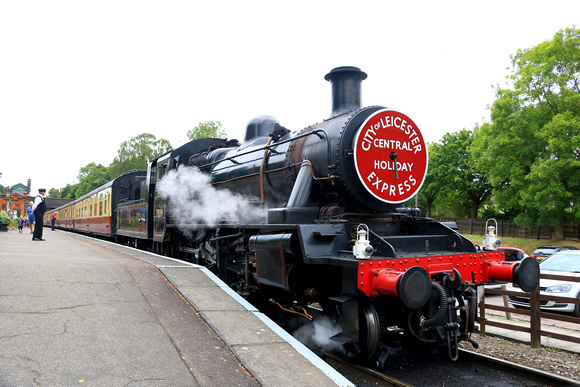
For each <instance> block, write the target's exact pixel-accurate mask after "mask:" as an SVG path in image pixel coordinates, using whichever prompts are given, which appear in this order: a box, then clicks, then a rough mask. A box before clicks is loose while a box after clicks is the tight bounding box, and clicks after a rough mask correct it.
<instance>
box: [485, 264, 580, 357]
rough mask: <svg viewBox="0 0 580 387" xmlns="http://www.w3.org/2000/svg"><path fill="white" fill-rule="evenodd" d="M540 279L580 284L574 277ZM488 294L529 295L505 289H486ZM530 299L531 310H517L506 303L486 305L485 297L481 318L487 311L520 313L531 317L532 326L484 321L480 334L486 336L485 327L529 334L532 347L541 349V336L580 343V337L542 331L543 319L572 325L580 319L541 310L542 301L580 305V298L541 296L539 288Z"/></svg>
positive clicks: (548, 276) (542, 275) (544, 275)
mask: <svg viewBox="0 0 580 387" xmlns="http://www.w3.org/2000/svg"><path fill="white" fill-rule="evenodd" d="M540 278H545V279H556V280H566V281H571V282H580V278H578V277H574V276H558V275H553V274H540ZM485 293H486V294H501V295H502V296H504V297H507V296H515V297H525V298H528V297H527V293H520V292H514V291H507V290H503V289H485ZM529 298H530V309H529V310H528V309H516V308H514V307H508V306H507V303H506V302H505V301H504V303H505V304H506V306H499V305H492V304H486V303H485V295H484V297H483V299H482V300H481V302H480V304H479V314H480V317H485V311H486V309H491V310H497V311H501V312H505V313H506V315H508V314H509V313H518V314H524V315H527V316H530V326H529V327H526V326H518V325H514V324H509V323H503V322H499V321H492V320H483V321H480V322H479V327H480V333H481V334H482V335H485V326H486V325H491V326H495V327H498V328H503V329H509V330H515V331H520V332H527V333H529V334H530V345H531V346H532V347H533V348H539V347H540V345H541V336H546V337H551V338H553V339H558V340H563V341H570V342H573V343H580V337H578V336H570V335H564V334H558V333H554V332H549V331H545V330H542V319H551V320H557V321H566V322H571V323H577V324H580V318H579V317H573V316H570V315H565V314H556V313H549V312H545V311H543V310H541V309H540V303H541V302H542V301H555V302H563V303H574V304H580V298H570V297H558V296H548V295H544V294H540V291H539V288H536V290H534V291H532V292H531V293H529Z"/></svg>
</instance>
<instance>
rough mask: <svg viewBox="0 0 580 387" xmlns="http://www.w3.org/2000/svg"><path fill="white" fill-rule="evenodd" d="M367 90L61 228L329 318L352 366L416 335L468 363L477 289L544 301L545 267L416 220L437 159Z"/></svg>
mask: <svg viewBox="0 0 580 387" xmlns="http://www.w3.org/2000/svg"><path fill="white" fill-rule="evenodd" d="M365 78H366V74H365V73H364V72H362V71H361V70H360V69H358V68H356V67H339V68H335V69H333V70H332V71H331V72H330V73H328V74H327V75H326V77H325V79H326V80H328V81H330V83H331V85H332V97H333V100H332V115H331V117H330V118H328V119H326V120H324V121H323V122H321V123H318V124H314V125H312V126H309V127H307V128H305V129H303V130H300V131H296V132H291V131H289V130H287V129H285V128H284V127H283V126H281V125H280V124H279V123H278V121H277V120H276V119H274V118H273V117H269V116H261V117H258V118H256V119H254V120H251V121H250V122H249V124H248V126H247V129H246V133H245V137H244V139H243V142H242V143H241V144H239V143H238V141H237V140H230V141H228V140H223V139H213V138H206V139H201V140H194V141H191V142H189V143H187V144H185V145H183V146H181V147H180V148H177V149H175V150H173V151H170V152H168V153H167V154H165V155H162V156H160V157H159V158H157V159H156V160H154V161H152V162H151V164H150V165H149V167H148V170H147V171H137V172H132V173H130V174H127V175H125V176H122V177H120V178H118V179H117V180H116V181H113V182H112V183H109V184H108V185H107V186H104V187H102V189H98V190H95V191H94V192H92V193H90V194H88V195H86V196H85V197H83V198H80V199H79V200H78V201H77V202H75V203H72V204H70V205H69V206H68V209H67V208H65V207H66V206H65V207H63V208H59V209H57V211H60V212H61V213H60V214H59V217H58V218H59V223H60V226H61V227H64V228H69V229H73V230H74V229H77V230H82V231H84V232H89V233H96V234H101V235H108V236H110V237H112V238H114V239H116V240H117V241H118V242H121V243H128V244H134V245H135V246H138V247H143V248H148V249H151V250H154V251H157V252H159V253H161V254H165V255H170V256H174V257H179V258H182V259H187V260H190V261H193V262H196V263H199V264H200V265H205V266H207V267H209V268H211V269H212V270H214V271H215V272H216V273H217V274H218V275H219V276H220V278H222V279H223V280H224V281H225V282H226V283H228V284H229V285H230V286H231V287H232V288H234V289H235V290H236V291H237V292H238V293H240V294H242V295H243V296H245V297H250V298H253V299H255V300H256V302H260V301H259V300H268V301H270V302H271V303H273V304H275V305H278V306H280V308H282V310H286V311H290V312H292V313H295V314H298V315H301V316H303V317H305V318H309V319H316V318H317V317H318V316H326V317H328V318H330V319H332V321H334V322H335V323H336V324H337V326H338V327H339V330H340V332H339V333H338V334H336V335H335V336H333V337H332V340H333V341H335V342H337V343H338V344H339V345H340V346H341V348H342V349H343V351H344V354H345V355H346V356H348V357H351V358H356V359H363V360H364V359H370V358H372V357H373V356H374V355H375V354H376V352H377V350H378V348H379V346H380V343H381V342H382V341H383V340H388V338H389V337H392V336H396V337H400V335H401V334H404V335H406V336H408V337H410V338H412V339H414V340H417V341H419V342H421V343H424V344H425V345H429V346H431V347H435V348H438V347H444V348H445V347H446V348H447V349H448V353H449V355H450V357H451V358H453V359H456V358H457V353H458V346H457V344H458V343H459V342H460V341H462V340H469V341H471V340H470V339H469V337H468V334H469V333H470V332H472V331H473V328H474V323H475V321H476V319H477V296H476V288H477V287H478V286H483V285H484V284H486V283H490V282H495V281H509V282H514V283H517V284H519V286H520V287H521V288H522V289H523V290H525V291H531V290H533V289H535V288H536V287H537V286H538V280H539V270H538V266H537V263H536V262H535V261H534V260H533V259H526V260H524V261H521V262H505V260H504V255H503V253H502V252H499V251H494V250H493V243H490V244H489V246H488V247H489V248H490V249H489V250H482V251H480V250H478V249H476V246H475V245H474V244H473V243H472V242H471V241H469V240H468V239H466V238H465V237H463V236H462V235H461V234H459V233H458V232H456V231H454V230H453V229H451V228H449V227H447V226H446V225H444V224H442V223H440V222H436V221H433V220H432V219H429V218H425V217H422V216H421V214H420V213H419V212H418V211H417V210H416V209H408V208H404V207H403V205H402V204H403V203H404V202H406V201H407V200H409V199H410V198H412V197H413V196H414V195H415V194H416V193H417V192H418V191H419V189H420V187H421V185H422V184H423V181H424V179H425V176H426V174H427V166H428V154H427V146H426V144H425V141H424V139H423V136H422V134H421V131H420V130H419V128H418V127H417V125H416V123H415V122H414V121H413V120H412V119H411V118H410V117H408V116H407V115H405V114H404V113H402V112H399V111H395V110H390V109H387V108H385V107H382V106H370V107H364V108H362V107H361V83H362V81H363V80H364V79H365ZM200 172H201V174H200ZM200 175H201V178H199V177H200ZM168 182H172V183H173V184H169V183H168ZM115 187H117V188H115ZM213 188H217V190H213ZM207 190H209V192H207ZM113 191H114V192H113ZM224 192H227V193H235V195H231V196H227V197H226V196H222V194H221V193H224ZM103 195H104V196H103ZM95 197H96V198H97V199H94V198H95ZM99 197H100V198H101V200H102V198H103V197H105V202H104V205H103V202H102V201H100V202H99V201H98V200H99V199H98V198H99ZM106 198H109V200H108V203H107V201H106ZM240 198H241V200H239V199H240ZM91 200H92V201H91ZM234 202H235V203H236V204H235V206H234V208H232V209H231V211H229V212H226V213H225V214H224V215H223V216H222V215H220V216H216V217H214V218H213V219H210V220H208V217H207V216H210V217H211V215H212V214H214V215H215V214H218V213H221V211H222V210H224V209H226V208H227V207H228V206H229V205H230V204H232V203H234ZM83 203H84V204H83ZM89 205H90V208H89V207H88V206H89ZM93 205H94V207H93ZM75 206H76V207H75ZM83 206H85V209H84V210H83ZM212 206H213V207H212ZM87 208H89V209H87ZM98 208H99V210H97V209H98ZM83 211H84V212H83ZM203 213H207V216H206V215H205V214H204V215H202V214H203ZM87 214H88V215H87ZM260 215H262V216H263V218H260ZM47 218H50V216H48V217H47ZM99 219H100V220H99ZM102 219H108V221H104V222H105V223H107V222H108V224H106V227H104V226H103V220H102ZM91 224H94V226H93V227H92V228H91ZM77 225H78V226H77ZM99 230H100V231H99ZM474 344H475V343H474Z"/></svg>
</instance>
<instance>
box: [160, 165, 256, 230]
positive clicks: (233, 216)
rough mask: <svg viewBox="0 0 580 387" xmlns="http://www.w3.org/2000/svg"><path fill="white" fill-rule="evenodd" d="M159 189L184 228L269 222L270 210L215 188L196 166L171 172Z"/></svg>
mask: <svg viewBox="0 0 580 387" xmlns="http://www.w3.org/2000/svg"><path fill="white" fill-rule="evenodd" d="M159 192H160V193H161V194H162V195H164V196H165V197H166V198H167V199H168V205H169V211H170V214H171V217H172V218H173V219H174V220H175V221H177V222H178V224H179V225H180V227H183V228H190V227H191V226H192V225H196V224H202V225H204V226H210V227H211V226H215V225H217V224H219V223H228V224H239V223H240V222H241V221H242V220H243V221H244V222H246V223H248V222H255V223H265V221H266V214H267V210H265V209H263V208H261V207H258V206H256V205H252V204H250V203H249V202H248V200H247V199H246V198H243V197H242V196H241V195H237V194H235V193H232V192H230V191H228V190H226V189H216V188H214V187H213V186H212V185H211V183H210V176H208V175H206V174H204V173H202V172H201V171H199V170H198V169H197V168H195V167H187V166H180V167H179V168H178V169H177V170H172V171H169V173H167V175H165V176H164V177H163V179H161V181H160V182H159ZM186 226H189V227H186ZM184 231H187V230H184Z"/></svg>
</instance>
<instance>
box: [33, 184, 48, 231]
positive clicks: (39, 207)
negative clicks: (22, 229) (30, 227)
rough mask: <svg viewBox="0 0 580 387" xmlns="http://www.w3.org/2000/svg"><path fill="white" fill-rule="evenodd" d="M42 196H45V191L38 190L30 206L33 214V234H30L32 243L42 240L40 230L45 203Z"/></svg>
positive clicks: (42, 189)
mask: <svg viewBox="0 0 580 387" xmlns="http://www.w3.org/2000/svg"><path fill="white" fill-rule="evenodd" d="M44 195H46V189H44V188H40V189H39V190H38V195H36V199H34V204H33V206H32V211H33V212H34V221H35V223H36V224H35V226H34V233H33V234H32V240H33V241H43V240H44V239H42V228H43V226H44V225H43V221H44V219H43V217H44V213H45V212H46V203H44Z"/></svg>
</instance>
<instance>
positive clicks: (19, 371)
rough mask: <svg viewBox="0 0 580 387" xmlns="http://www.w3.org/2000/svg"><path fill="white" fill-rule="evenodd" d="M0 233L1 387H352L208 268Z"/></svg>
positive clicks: (67, 240) (99, 244)
mask: <svg viewBox="0 0 580 387" xmlns="http://www.w3.org/2000/svg"><path fill="white" fill-rule="evenodd" d="M44 237H45V239H46V241H43V242H33V241H32V240H31V239H32V236H31V235H30V234H29V233H27V232H26V231H25V232H24V233H23V234H20V233H18V231H16V230H10V231H8V232H1V233H0V386H49V385H50V386H53V385H54V386H56V385H59V386H60V385H62V386H72V385H86V386H124V385H130V386H333V385H339V386H352V384H351V383H350V382H349V381H348V380H347V379H345V378H344V377H342V376H341V375H340V374H338V373H337V372H336V371H335V370H334V369H332V368H331V367H330V366H328V364H326V363H324V362H323V361H321V360H320V359H319V358H318V357H316V356H315V355H314V354H313V353H312V352H310V351H309V350H308V349H307V348H305V347H304V346H303V345H302V344H301V343H299V342H298V341H297V340H295V339H294V338H293V337H292V336H290V335H288V334H287V333H286V332H284V331H282V330H280V329H279V328H278V327H277V326H276V325H275V324H273V323H272V322H271V321H270V320H269V319H268V318H267V317H266V316H264V315H263V314H262V313H260V312H259V311H257V310H256V309H255V308H254V307H253V306H252V305H250V304H249V303H247V302H246V301H245V300H243V299H242V298H240V297H239V296H238V295H237V294H236V293H235V292H233V291H232V290H231V289H229V288H228V287H227V286H225V284H223V283H222V282H221V281H220V280H219V279H217V278H216V277H215V276H214V275H213V274H211V273H210V272H209V271H207V270H206V269H204V268H201V267H199V266H196V265H191V264H188V263H186V262H182V261H177V260H173V259H170V258H165V257H161V256H158V255H155V254H151V253H148V252H144V251H140V250H136V249H133V248H130V247H125V246H120V245H116V244H112V243H109V242H106V241H100V240H95V239H90V238H86V237H84V236H80V235H76V234H71V233H67V232H63V231H54V232H52V231H50V229H46V228H45V231H44Z"/></svg>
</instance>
